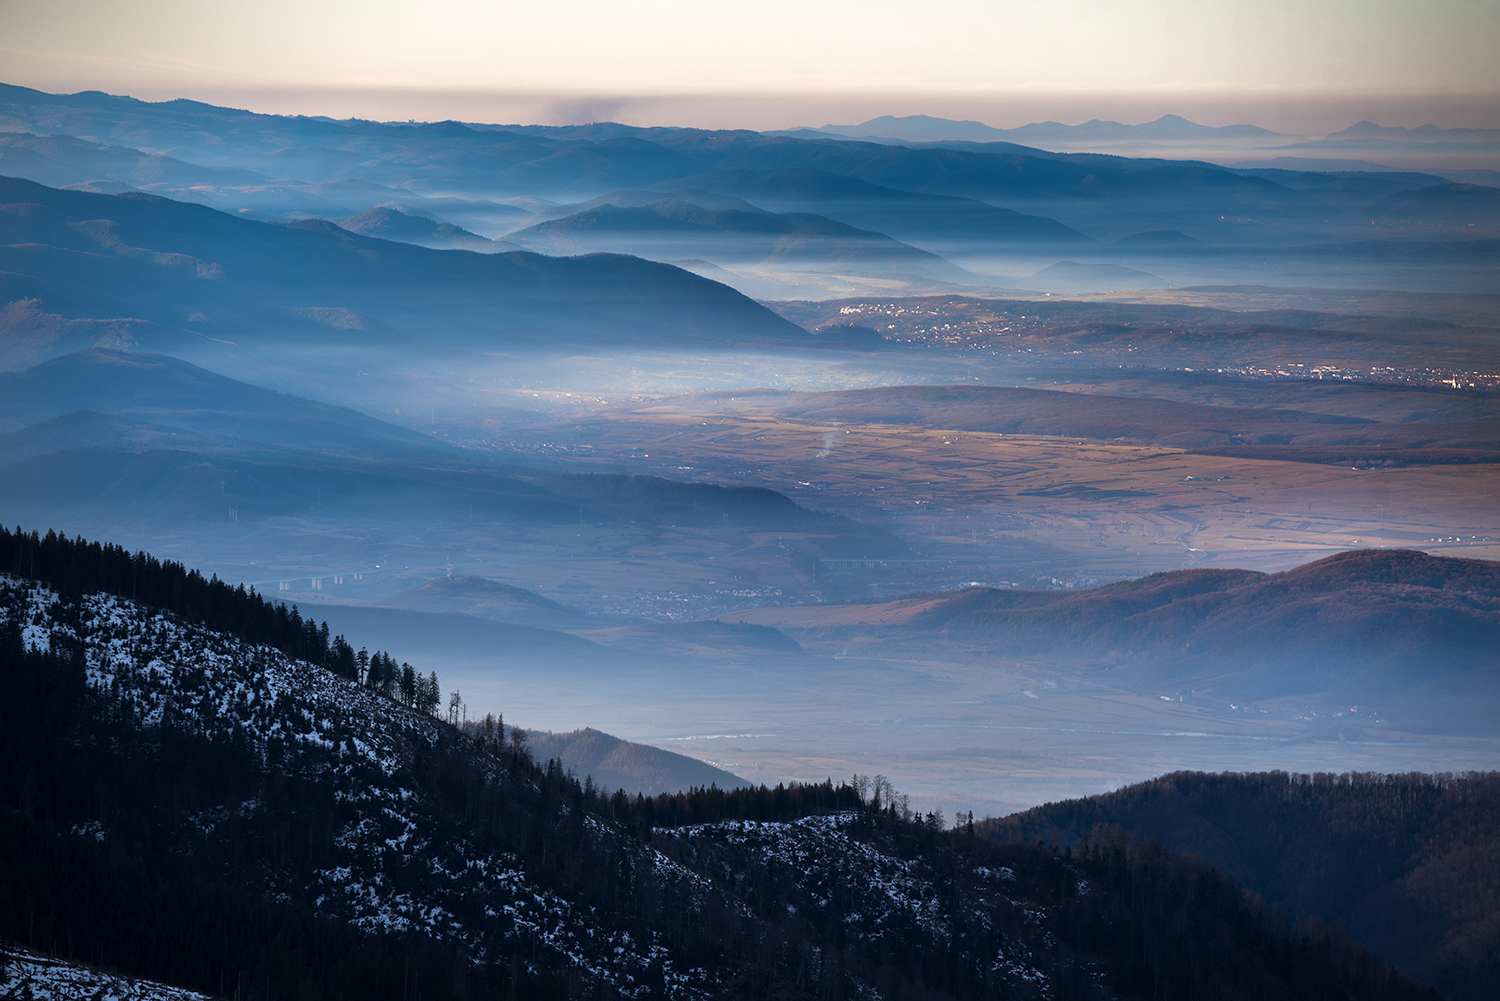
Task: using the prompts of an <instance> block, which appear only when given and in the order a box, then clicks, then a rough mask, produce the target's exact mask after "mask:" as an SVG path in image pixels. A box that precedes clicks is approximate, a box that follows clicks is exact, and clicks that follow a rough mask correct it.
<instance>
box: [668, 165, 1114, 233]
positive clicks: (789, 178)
mask: <svg viewBox="0 0 1500 1001" xmlns="http://www.w3.org/2000/svg"><path fill="white" fill-rule="evenodd" d="M680 183H681V184H683V185H684V186H688V187H693V188H703V189H707V190H709V191H714V192H718V193H720V194H724V195H733V196H735V197H738V198H743V199H745V200H746V201H748V202H752V203H754V204H755V205H758V206H760V207H762V208H766V209H770V210H771V211H774V212H812V213H817V214H819V215H823V216H827V217H829V218H831V219H837V220H839V221H841V222H845V223H848V224H850V225H853V226H860V227H864V228H867V229H873V230H879V231H880V232H883V233H889V234H890V235H892V236H894V237H896V238H897V239H901V240H908V241H912V242H915V243H917V244H918V245H922V246H939V247H941V246H948V245H956V246H966V247H976V246H988V247H996V248H1001V247H1031V248H1049V247H1054V246H1057V247H1069V246H1071V247H1078V246H1086V245H1088V244H1089V243H1090V242H1091V241H1090V240H1089V239H1088V238H1087V237H1085V236H1084V235H1083V234H1081V233H1079V232H1078V231H1077V230H1074V229H1070V228H1069V227H1067V226H1064V225H1062V224H1061V223H1059V222H1056V221H1055V220H1052V219H1048V218H1045V217H1043V216H1031V215H1024V214H1022V213H1020V212H1013V211H1011V210H1010V209H1005V208H1000V207H998V206H995V205H991V204H989V203H986V202H982V201H977V200H975V199H973V198H959V197H954V196H951V195H928V194H921V193H918V192H912V191H900V190H897V189H895V188H889V187H885V186H884V185H880V184H872V183H870V182H868V181H861V180H858V179H856V178H853V177H848V176H845V175H842V174H836V173H831V172H829V171H825V170H817V169H808V168H803V169H773V170H729V171H718V172H715V173H712V174H701V175H698V176H696V177H690V178H686V179H685V180H683V181H681V182H680Z"/></svg>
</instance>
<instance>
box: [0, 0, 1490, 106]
mask: <svg viewBox="0 0 1500 1001" xmlns="http://www.w3.org/2000/svg"><path fill="white" fill-rule="evenodd" d="M1497 53H1500V0H1423V2H1414V0H925V2H924V0H900V2H895V0H858V2H855V0H636V2H633V3H632V2H620V0H548V2H547V3H539V2H535V0H530V2H525V3H517V2H495V0H425V2H422V3H412V2H407V0H358V2H354V0H258V2H256V3H243V2H242V3H223V2H219V3H214V2H203V0H194V2H187V0H130V2H124V3H122V2H120V0H0V81H4V82H7V83H14V84H21V85H25V86H31V87H37V88H39V89H43V90H50V91H62V92H74V91H78V90H84V89H98V90H105V91H108V92H110V93H116V94H130V95H132V96H135V97H140V98H143V99H147V100H162V99H167V98H173V97H193V98H196V99H199V100H207V101H212V102H214V103H228V104H234V105H236V106H240V107H250V108H253V109H254V110H260V111H278V112H302V113H322V114H331V115H335V116H344V115H351V114H352V115H360V116H361V117H372V118H381V119H405V118H417V119H426V120H434V119H442V118H450V117H451V118H461V119H467V120H479V121H538V122H546V123H549V124H558V123H562V122H564V121H594V120H603V119H612V120H618V121H628V122H630V123H632V124H643V125H645V124H679V125H701V126H710V127H732V126H741V127H749V128H779V127H789V126H793V125H807V124H811V125H818V124H823V123H824V122H838V123H845V122H854V121H859V120H863V119H864V118H867V117H872V116H873V115H877V114H915V113H926V114H935V115H943V116H945V117H964V118H977V119H979V120H981V121H985V122H987V123H988V124H992V125H997V126H1002V127H1008V126H1014V125H1020V124H1024V123H1025V122H1028V121H1036V120H1039V119H1046V118H1057V119H1060V120H1065V121H1066V120H1083V119H1087V118H1091V117H1104V118H1110V117H1114V118H1121V119H1123V120H1130V119H1132V118H1135V119H1137V120H1144V119H1146V118H1154V117H1156V116H1158V115H1160V114H1163V113H1167V112H1174V113H1178V114H1185V115H1187V116H1188V117H1195V118H1196V120H1200V121H1205V122H1206V123H1207V124H1229V123H1230V122H1231V121H1251V122H1252V123H1253V124H1261V125H1264V126H1267V127H1272V128H1280V129H1282V130H1291V131H1299V132H1304V133H1309V134H1310V133H1312V132H1315V131H1318V129H1319V128H1320V127H1323V126H1325V125H1326V128H1324V130H1325V131H1331V130H1333V129H1336V128H1341V127H1343V126H1344V125H1347V124H1350V123H1352V122H1353V121H1354V120H1356V119H1357V118H1369V117H1372V116H1373V117H1375V118H1376V119H1377V120H1380V119H1383V120H1382V121H1381V124H1388V125H1407V126H1415V125H1418V124H1422V123H1423V122H1426V121H1433V122H1435V123H1436V124H1440V125H1445V126H1463V125H1471V126H1487V127H1497V126H1500V59H1497V58H1496V54H1497ZM1351 115H1352V116H1353V117H1349V116H1351Z"/></svg>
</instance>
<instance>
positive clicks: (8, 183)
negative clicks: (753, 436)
mask: <svg viewBox="0 0 1500 1001" xmlns="http://www.w3.org/2000/svg"><path fill="white" fill-rule="evenodd" d="M0 271H3V275H0V302H16V301H20V302H21V305H20V306H18V307H16V308H17V309H18V310H20V313H19V314H18V315H19V316H20V319H19V320H14V321H13V322H12V330H13V333H12V336H11V338H10V339H8V341H7V343H6V345H5V347H6V356H5V357H4V358H0V364H6V365H8V366H9V367H16V366H18V365H20V364H24V363H25V362H27V361H34V360H40V359H41V358H44V357H47V356H49V355H56V354H61V353H65V352H66V351H68V350H73V349H76V348H80V347H86V346H91V345H93V344H98V343H101V342H104V343H111V342H112V343H137V344H141V345H146V346H154V347H163V348H169V349H170V348H173V347H176V346H179V345H182V344H184V343H187V344H193V345H196V346H200V347H202V346H205V345H208V344H210V343H211V341H212V342H225V341H228V342H232V343H233V345H234V346H236V347H237V348H238V349H240V350H245V351H265V350H270V349H272V348H274V347H275V346H276V345H278V344H283V345H285V344H288V343H292V342H295V343H297V344H299V345H300V346H302V347H304V348H306V347H311V346H315V345H322V346H326V347H345V348H347V347H354V346H364V345H371V344H385V345H390V346H395V347H401V346H405V345H415V344H416V343H418V342H419V341H418V340H414V338H420V343H421V344H422V346H423V350H424V351H428V352H431V351H433V350H436V351H440V352H445V351H446V352H453V351H458V352H465V351H474V350H495V349H497V348H501V347H505V346H514V345H523V344H524V345H530V346H533V347H562V346H565V345H570V344H581V343H601V342H610V341H613V342H616V343H620V342H626V343H636V344H651V343H659V344H665V343H697V344H716V343H717V344H730V343H736V342H745V341H797V340H801V339H805V338H806V337H807V334H806V332H805V331H803V330H801V329H800V328H798V327H795V326H793V325H792V324H790V323H788V322H786V321H784V320H782V319H780V318H778V317H777V316H776V315H775V314H773V313H771V312H769V311H768V310H766V309H764V308H763V307H761V306H759V305H757V304H756V303H754V302H752V301H751V300H749V299H747V298H745V297H744V296H743V295H741V294H740V293H738V292H735V291H734V290H733V289H730V288H727V287H726V286H723V285H720V284H717V283H716V282H712V281H709V280H706V279H703V278H700V277H698V276H697V275H693V274H691V273H689V272H686V271H682V270H680V269H678V268H673V267H670V266H668V265H663V264H655V263H651V262H649V261H643V260H640V259H639V258H633V257H626V256H620V255H610V254H596V255H592V256H586V257H578V258H562V259H560V258H552V257H543V256H540V255H537V254H529V253H506V254H474V253H469V252H466V251H460V250H432V249H427V248H423V247H417V246H412V245H410V244H405V243H393V242H389V241H385V240H378V239H372V238H369V237H363V236H359V235H357V234H353V233H350V232H348V231H347V230H344V229H340V228H339V227H337V226H334V225H333V224H331V223H327V222H321V221H313V220H308V221H303V222H297V223H291V224H286V225H281V224H272V223H264V222H256V221H253V220H248V219H243V218H236V217H233V216H230V215H226V214H224V213H221V212H216V211H213V210H211V209H207V208H204V207H202V206H198V205H187V204H183V203H180V202H174V201H170V200H167V199H163V198H156V197H150V196H144V195H139V194H125V195H119V196H111V195H98V194H91V193H86V192H73V191H59V190H57V189H53V188H47V187H43V186H42V185H38V184H34V183H31V182H28V181H21V180H17V179H13V178H12V179H0ZM101 322H103V323H104V329H102V330H101ZM434 327H436V328H437V329H441V330H442V331H443V336H442V339H441V340H440V341H438V342H436V343H434V342H433V341H432V340H431V339H430V338H429V336H428V334H427V331H429V330H431V329H433V328H434Z"/></svg>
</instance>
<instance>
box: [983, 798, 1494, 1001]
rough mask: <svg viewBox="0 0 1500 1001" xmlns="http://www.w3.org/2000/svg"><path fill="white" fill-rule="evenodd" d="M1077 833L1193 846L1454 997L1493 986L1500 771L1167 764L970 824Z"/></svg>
mask: <svg viewBox="0 0 1500 1001" xmlns="http://www.w3.org/2000/svg"><path fill="white" fill-rule="evenodd" d="M981 826H982V828H983V830H984V833H985V834H987V835H989V836H992V837H996V838H999V839H1002V840H1011V839H1022V840H1027V841H1029V840H1031V839H1034V838H1037V837H1043V838H1046V839H1048V840H1050V841H1053V842H1055V843H1057V844H1077V843H1078V842H1079V841H1080V839H1084V838H1088V837H1090V836H1095V837H1097V836H1100V834H1099V833H1098V832H1107V831H1112V830H1113V831H1122V830H1123V831H1129V832H1130V833H1131V834H1132V835H1133V836H1136V837H1141V838H1150V839H1156V840H1159V841H1160V842H1161V843H1162V844H1165V845H1167V846H1168V847H1169V848H1171V849H1173V850H1176V851H1184V852H1193V853H1195V854H1197V855H1199V856H1201V857H1202V858H1205V859H1208V860H1209V861H1211V862H1213V863H1214V864H1216V865H1218V866H1220V867H1221V868H1223V869H1225V870H1227V871H1228V872H1230V873H1232V874H1233V875H1234V876H1235V878H1237V879H1239V880H1241V881H1242V882H1243V883H1244V884H1245V885H1246V886H1248V887H1250V888H1251V889H1253V890H1255V891H1256V892H1257V893H1259V894H1261V895H1262V896H1263V897H1265V899H1266V900H1267V901H1268V902H1269V903H1271V904H1273V905H1275V906H1277V907H1279V908H1280V909H1281V910H1282V911H1283V912H1284V913H1287V914H1303V915H1319V916H1320V917H1321V918H1322V919H1324V920H1326V921H1329V922H1337V923H1338V924H1339V925H1340V926H1341V927H1342V928H1343V929H1344V930H1345V931H1347V932H1348V933H1349V934H1350V935H1351V936H1353V937H1354V938H1355V940H1357V941H1358V942H1360V943H1361V944H1362V945H1364V946H1365V947H1366V948H1369V949H1372V950H1374V951H1376V952H1378V953H1379V954H1380V955H1381V956H1383V957H1384V958H1385V959H1387V960H1389V961H1390V962H1392V963H1395V964H1397V965H1398V966H1400V967H1401V968H1402V969H1404V970H1406V971H1407V972H1409V973H1411V974H1413V975H1414V976H1417V977H1419V978H1421V979H1422V980H1424V981H1427V982H1430V983H1433V984H1436V985H1437V986H1439V987H1440V988H1442V989H1443V990H1444V991H1445V992H1447V993H1448V994H1450V995H1451V996H1453V997H1455V998H1464V999H1473V1001H1481V999H1488V998H1491V997H1494V996H1495V992H1496V990H1497V988H1500V843H1497V840H1496V834H1495V832H1496V831H1497V830H1500V773H1497V772H1484V773H1465V774H1460V775H1450V774H1439V775H1426V774H1416V773H1413V774H1408V775H1383V774H1361V773H1352V774H1343V775H1334V774H1326V773H1320V774H1314V775H1289V774H1287V773H1285V772H1266V773H1255V774H1231V773H1226V774H1220V775H1214V774H1205V773H1201V772H1178V773H1174V774H1172V775H1165V776H1162V777H1161V778H1158V779H1154V780H1152V781H1150V782H1145V783H1140V784H1137V785H1133V786H1128V787H1126V788H1124V789H1120V790H1118V791H1116V792H1113V793H1107V794H1104V795H1101V796H1092V797H1088V798H1085V799H1078V800H1069V801H1067V802H1063V803H1052V804H1048V805H1046V806H1041V807H1037V808H1035V809H1033V810H1029V811H1026V812H1025V813H1020V814H1016V815H1014V816H1012V817H1008V818H1006V819H1004V820H1000V821H990V822H987V823H986V824H984V825H981Z"/></svg>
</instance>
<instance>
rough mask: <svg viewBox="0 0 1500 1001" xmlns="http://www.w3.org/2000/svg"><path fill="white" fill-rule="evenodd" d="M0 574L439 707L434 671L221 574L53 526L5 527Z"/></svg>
mask: <svg viewBox="0 0 1500 1001" xmlns="http://www.w3.org/2000/svg"><path fill="white" fill-rule="evenodd" d="M0 572H7V573H9V574H10V575H11V576H13V577H18V578H21V579H23V580H34V581H37V582H38V583H42V584H47V585H49V586H51V587H53V588H54V589H56V590H57V592H58V593H59V594H60V595H61V596H63V597H64V598H68V599H74V600H76V599H77V598H81V597H82V596H83V595H85V594H89V593H94V592H102V593H104V594H112V595H114V596H115V597H117V598H125V599H128V600H130V601H133V602H135V603H136V604H138V605H141V606H143V607H146V608H151V609H155V610H158V611H163V612H169V613H171V614H172V615H175V616H177V617H178V618H179V619H181V620H182V621H184V622H188V623H192V624H195V625H200V626H202V627H204V628H205V629H211V630H213V631H214V632H220V633H226V634H228V635H230V636H235V637H238V638H239V639H241V640H243V641H245V642H246V643H252V644H255V645H259V646H269V647H272V648H274V649H277V650H280V651H281V652H282V653H284V654H286V655H287V656H288V657H295V658H296V659H298V660H304V661H307V662H308V663H311V664H316V665H318V666H319V667H326V668H328V669H329V670H330V671H333V672H334V673H335V674H337V675H339V676H340V677H343V678H347V679H349V680H350V681H354V682H356V683H358V684H362V685H364V686H365V687H367V688H369V689H371V690H372V691H377V692H380V693H381V694H384V695H385V696H386V697H387V698H391V699H395V700H397V701H399V702H400V703H401V704H402V705H405V706H410V707H413V708H415V709H418V710H420V711H422V712H426V713H434V712H436V711H437V709H438V706H439V704H440V703H441V702H442V689H441V686H440V685H439V683H438V678H437V672H436V671H431V672H429V673H428V674H427V675H426V676H425V677H424V676H423V675H422V674H421V672H419V671H417V670H416V669H415V668H413V667H412V666H411V665H410V664H406V663H402V664H399V665H398V664H397V663H396V661H395V660H394V658H392V657H391V656H390V655H389V654H387V653H384V652H381V651H376V652H375V653H374V654H371V653H370V652H369V651H367V650H365V649H360V650H358V651H356V650H355V649H354V647H353V645H352V644H350V643H349V642H348V641H347V640H345V639H344V637H343V636H330V635H329V630H328V623H327V622H323V623H321V624H320V623H318V622H316V621H315V620H313V619H311V618H308V619H304V618H303V617H302V613H301V611H300V610H299V609H298V608H297V606H296V605H292V606H290V607H288V606H287V605H285V604H283V603H281V602H279V601H268V600H267V599H265V598H263V597H261V595H259V594H258V593H256V591H255V589H254V588H253V587H251V588H247V587H245V586H244V585H243V584H239V585H231V584H228V583H226V582H224V581H221V580H219V577H218V575H217V574H214V575H212V576H210V577H204V576H203V575H202V574H201V573H199V572H198V571H197V570H196V569H190V568H188V567H187V566H185V565H183V564H181V563H178V562H175V561H173V560H159V559H157V558H156V557H155V556H152V555H151V554H150V553H147V552H144V551H140V552H134V553H132V552H130V551H129V550H127V549H125V548H124V547H123V546H117V545H114V544H112V543H107V542H103V543H101V542H92V541H89V540H87V539H84V538H83V537H82V536H78V537H76V538H72V539H70V538H68V537H67V536H66V535H60V534H58V533H57V532H55V531H52V530H50V529H49V530H48V532H47V534H46V535H42V534H41V533H39V532H35V531H33V532H31V533H30V534H27V533H26V532H25V531H23V530H22V529H21V528H20V527H19V526H18V527H17V528H16V529H15V531H11V530H9V529H7V528H5V527H4V526H0Z"/></svg>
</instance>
